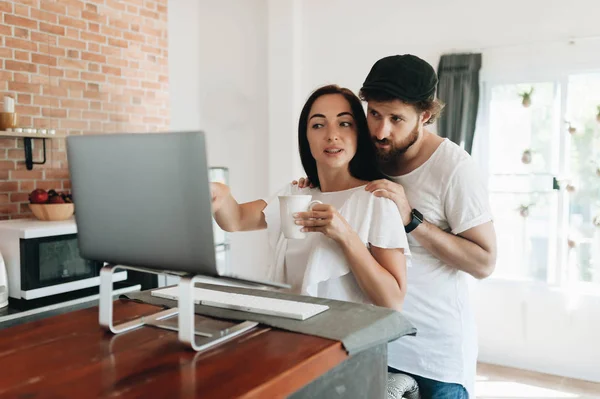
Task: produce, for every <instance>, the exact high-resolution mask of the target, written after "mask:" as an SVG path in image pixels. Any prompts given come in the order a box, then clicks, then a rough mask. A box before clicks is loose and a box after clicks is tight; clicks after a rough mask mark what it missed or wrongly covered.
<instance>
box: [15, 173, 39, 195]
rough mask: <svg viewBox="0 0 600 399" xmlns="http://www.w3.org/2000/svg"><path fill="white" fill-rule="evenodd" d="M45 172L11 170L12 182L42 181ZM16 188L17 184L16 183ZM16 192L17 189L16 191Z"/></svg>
mask: <svg viewBox="0 0 600 399" xmlns="http://www.w3.org/2000/svg"><path fill="white" fill-rule="evenodd" d="M43 173H44V172H42V171H40V170H11V171H10V179H11V180H37V179H41V178H42V177H43V176H44V175H43ZM15 186H16V182H15ZM15 191H16V189H15Z"/></svg>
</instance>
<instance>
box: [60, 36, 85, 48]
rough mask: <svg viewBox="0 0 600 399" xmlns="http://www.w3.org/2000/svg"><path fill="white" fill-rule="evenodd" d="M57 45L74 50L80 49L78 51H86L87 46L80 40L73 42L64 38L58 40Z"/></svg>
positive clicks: (73, 40)
mask: <svg viewBox="0 0 600 399" xmlns="http://www.w3.org/2000/svg"><path fill="white" fill-rule="evenodd" d="M58 44H59V45H60V46H61V47H67V48H76V49H80V50H86V49H87V45H86V43H85V42H82V41H81V40H75V39H69V38H66V37H61V38H59V39H58Z"/></svg>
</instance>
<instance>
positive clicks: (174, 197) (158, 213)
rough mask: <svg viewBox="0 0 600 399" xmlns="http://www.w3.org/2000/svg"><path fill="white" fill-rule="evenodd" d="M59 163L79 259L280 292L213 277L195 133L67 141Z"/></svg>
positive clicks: (202, 165) (201, 155)
mask: <svg viewBox="0 0 600 399" xmlns="http://www.w3.org/2000/svg"><path fill="white" fill-rule="evenodd" d="M67 156H68V160H69V171H70V174H71V183H72V191H73V202H74V203H75V220H76V223H77V232H78V241H79V251H80V254H81V256H82V257H83V258H86V259H90V260H96V261H101V262H107V263H111V264H116V265H125V266H138V267H145V268H149V269H153V270H158V271H164V272H172V273H174V274H180V273H192V274H201V275H205V276H212V277H226V278H233V279H236V280H241V281H246V282H251V283H257V284H262V285H270V286H276V287H288V286H287V285H282V284H279V283H275V282H269V281H263V280H257V279H253V278H249V277H242V276H238V275H231V274H226V272H224V271H220V270H218V268H217V261H216V257H215V244H214V238H213V219H212V209H211V195H210V185H209V178H208V174H209V171H208V166H207V159H206V145H205V138H204V134H203V133H202V132H183V133H123V134H102V135H86V136H69V137H68V138H67ZM250 262H251V261H250Z"/></svg>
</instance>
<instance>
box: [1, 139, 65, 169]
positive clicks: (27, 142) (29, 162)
mask: <svg viewBox="0 0 600 399" xmlns="http://www.w3.org/2000/svg"><path fill="white" fill-rule="evenodd" d="M0 137H11V138H22V139H23V145H24V151H25V166H26V167H27V170H31V169H33V165H43V164H45V163H46V139H50V140H51V139H62V138H65V137H66V136H63V135H57V134H39V133H16V132H6V131H0ZM33 139H40V140H42V144H43V146H44V147H43V148H44V158H43V160H42V161H41V162H35V161H34V160H33V153H32V150H31V140H33Z"/></svg>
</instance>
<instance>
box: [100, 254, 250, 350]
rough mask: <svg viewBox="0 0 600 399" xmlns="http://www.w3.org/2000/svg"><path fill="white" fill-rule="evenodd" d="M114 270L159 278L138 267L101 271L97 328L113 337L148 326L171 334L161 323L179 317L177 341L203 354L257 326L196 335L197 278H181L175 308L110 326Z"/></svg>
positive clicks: (109, 267)
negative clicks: (130, 271) (103, 329)
mask: <svg viewBox="0 0 600 399" xmlns="http://www.w3.org/2000/svg"><path fill="white" fill-rule="evenodd" d="M117 269H126V270H134V271H139V272H145V273H152V274H161V273H160V272H157V271H155V270H149V269H144V268H141V267H132V266H122V265H107V266H104V267H103V268H102V269H101V270H100V303H99V310H100V312H99V313H100V315H99V318H100V325H101V326H102V327H104V328H106V329H107V330H109V331H110V332H112V333H113V334H119V333H123V332H126V331H130V330H133V329H135V328H138V327H141V326H144V325H149V326H154V327H158V328H164V329H168V330H174V328H173V326H172V325H170V324H169V323H161V321H164V320H165V319H168V318H171V317H173V316H176V315H178V314H179V320H178V328H177V330H178V331H179V333H178V334H179V340H180V341H181V342H183V343H184V344H185V345H186V346H188V347H191V348H192V349H194V350H195V351H204V350H207V349H210V348H212V347H214V346H216V345H218V344H220V343H222V342H225V341H228V340H230V339H232V338H235V337H237V336H238V335H240V334H243V333H244V332H246V331H248V330H250V329H252V328H254V327H256V326H257V325H258V323H256V322H252V321H244V322H241V323H238V324H236V325H235V326H233V327H230V328H227V329H225V330H222V331H220V334H219V335H218V336H215V335H216V334H212V333H206V332H201V331H195V314H194V284H195V283H196V282H197V280H199V277H200V276H191V275H186V276H183V277H181V279H180V282H179V292H180V294H179V299H178V307H176V308H171V309H165V310H162V311H160V312H157V313H154V314H151V315H147V316H142V317H138V318H137V319H134V320H131V321H128V322H125V323H121V324H118V325H114V324H113V293H112V292H113V289H112V287H113V273H114V272H115V271H116V270H117ZM196 335H200V336H203V337H205V338H202V343H201V344H200V345H198V344H197V343H196Z"/></svg>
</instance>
